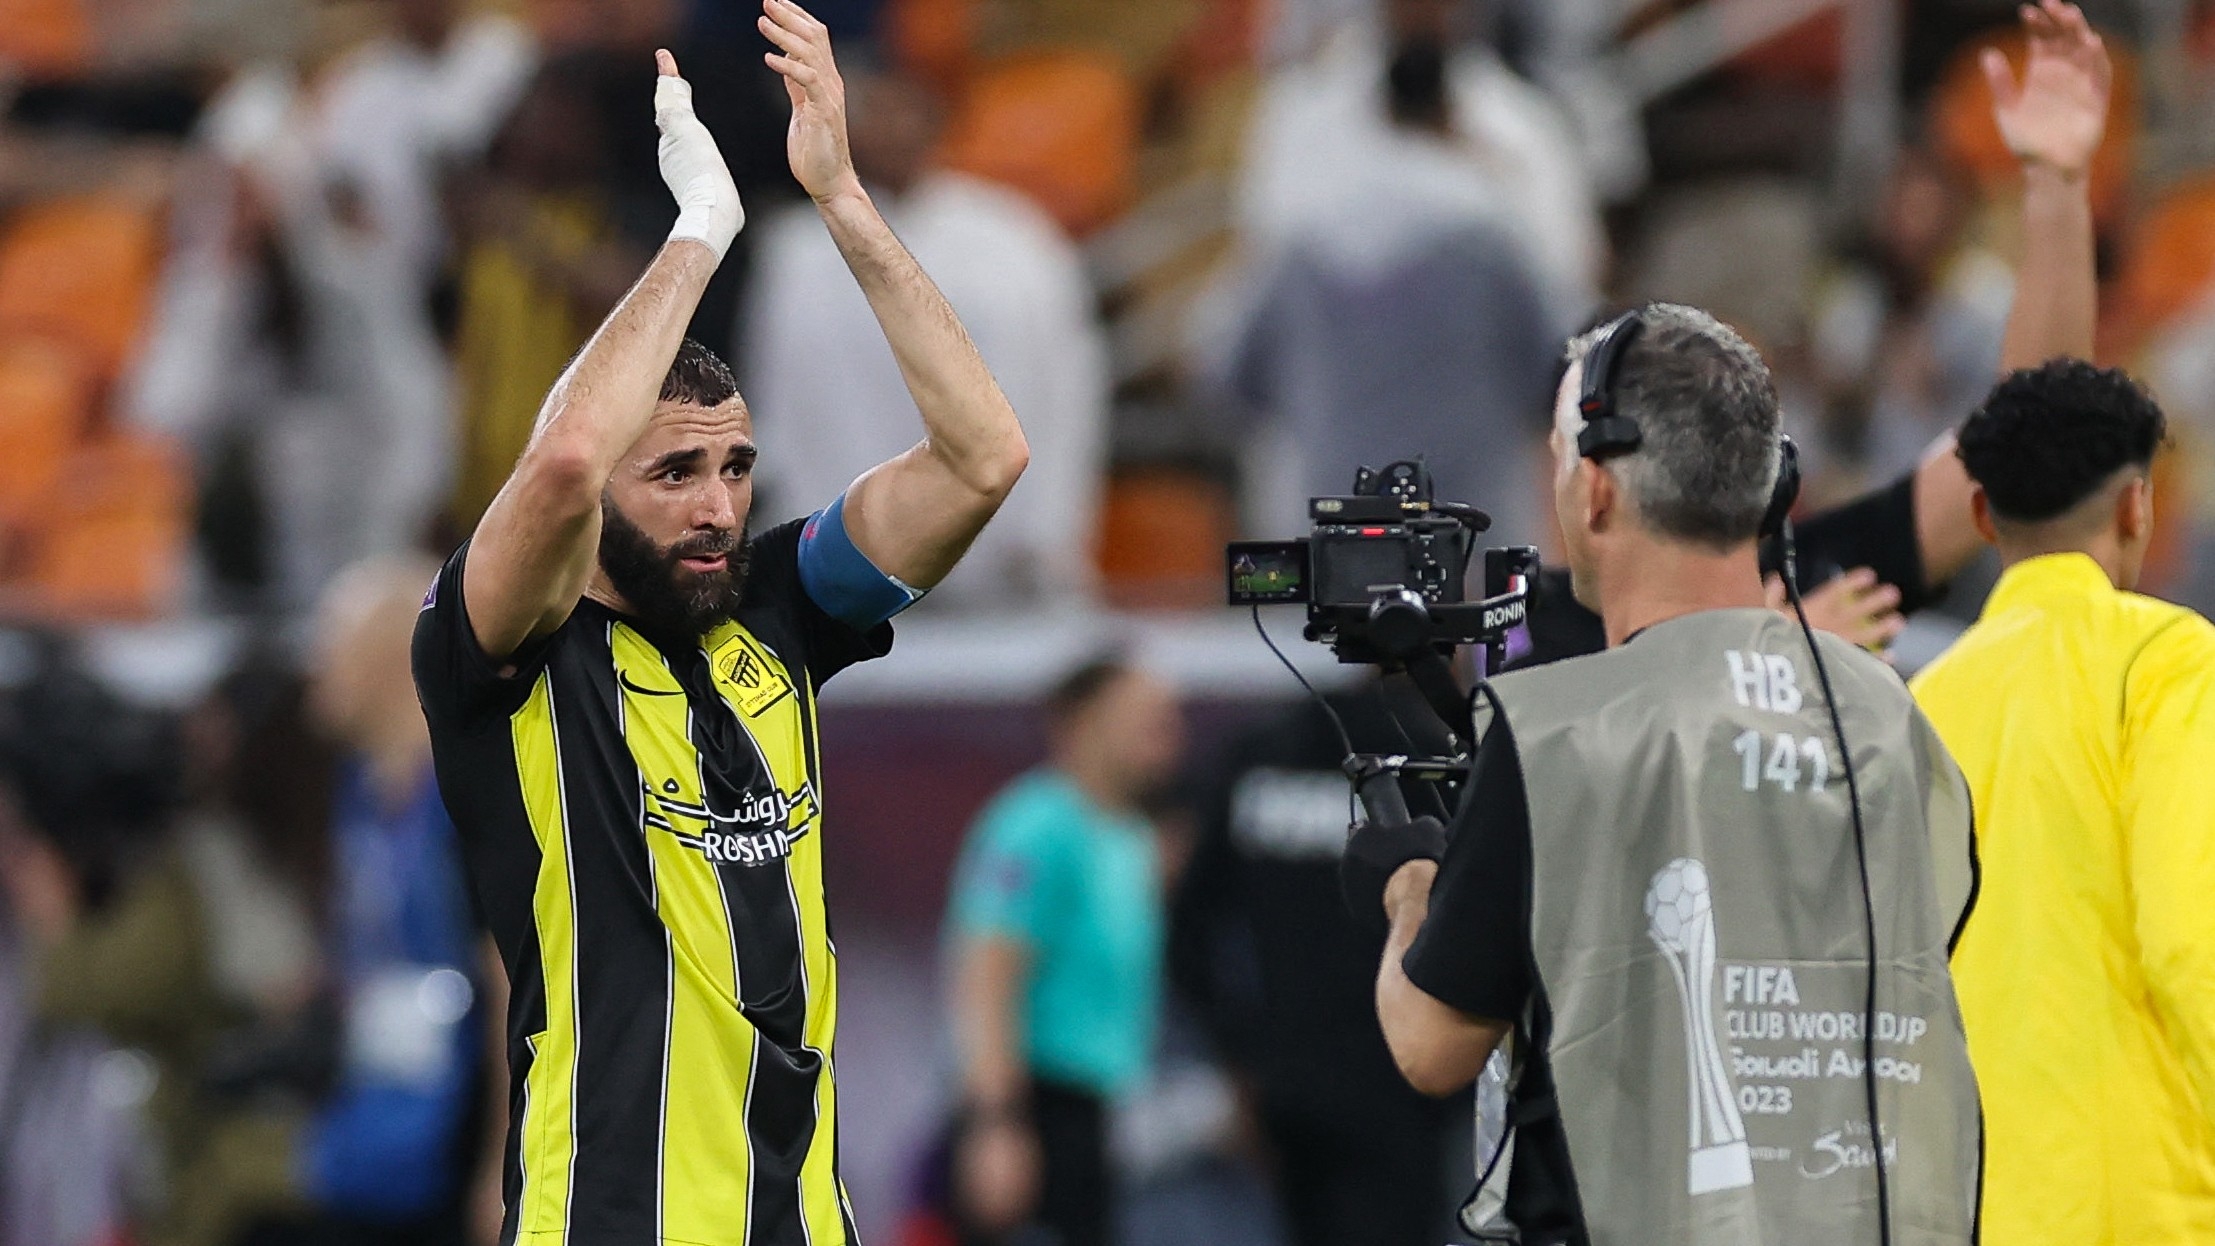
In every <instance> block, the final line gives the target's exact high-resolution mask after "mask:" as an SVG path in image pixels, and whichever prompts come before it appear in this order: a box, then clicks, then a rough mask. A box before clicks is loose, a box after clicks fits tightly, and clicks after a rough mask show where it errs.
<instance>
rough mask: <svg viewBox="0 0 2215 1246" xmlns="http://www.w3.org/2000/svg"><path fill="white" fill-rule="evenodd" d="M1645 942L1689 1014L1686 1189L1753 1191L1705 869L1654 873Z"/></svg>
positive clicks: (1687, 865)
mask: <svg viewBox="0 0 2215 1246" xmlns="http://www.w3.org/2000/svg"><path fill="white" fill-rule="evenodd" d="M1646 935H1647V937H1648V938H1650V939H1652V940H1653V941H1654V946H1655V947H1657V948H1660V949H1661V954H1662V957H1663V958H1664V959H1665V960H1667V961H1668V963H1669V974H1670V976H1671V977H1672V978H1674V979H1675V980H1676V984H1677V1000H1678V1002H1679V1003H1680V1004H1682V1005H1683V1011H1684V1058H1685V1071H1686V1075H1687V1076H1686V1081H1687V1082H1688V1084H1689V1091H1688V1094H1689V1096H1690V1112H1689V1115H1690V1131H1691V1137H1690V1139H1689V1141H1688V1147H1689V1149H1690V1154H1689V1156H1688V1158H1687V1160H1686V1168H1687V1171H1686V1178H1685V1180H1686V1183H1687V1186H1688V1188H1689V1189H1690V1191H1691V1192H1692V1193H1694V1194H1708V1193H1712V1192H1713V1191H1716V1190H1734V1189H1737V1188H1739V1187H1740V1186H1748V1185H1752V1184H1753V1183H1754V1165H1753V1152H1752V1150H1751V1149H1750V1148H1748V1147H1747V1145H1746V1123H1745V1120H1744V1119H1743V1118H1742V1117H1740V1116H1739V1114H1738V1103H1737V1100H1736V1099H1735V1098H1734V1097H1733V1095H1732V1093H1731V1087H1730V1076H1729V1073H1728V1072H1727V1071H1726V1069H1725V1067H1724V1065H1723V1052H1722V1046H1721V1044H1720V1043H1719V1042H1718V1041H1717V1039H1716V1030H1715V903H1714V899H1713V897H1712V896H1711V895H1710V894H1709V888H1708V879H1707V867H1706V866H1704V865H1702V864H1700V862H1699V861H1697V860H1695V859H1693V858H1691V857H1679V858H1677V859H1676V860H1674V861H1671V862H1670V863H1669V864H1667V865H1665V866H1662V867H1661V869H1659V870H1657V871H1655V873H1654V877H1653V882H1652V883H1650V884H1648V886H1647V888H1646Z"/></svg>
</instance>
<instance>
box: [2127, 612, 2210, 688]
mask: <svg viewBox="0 0 2215 1246" xmlns="http://www.w3.org/2000/svg"><path fill="white" fill-rule="evenodd" d="M2121 596H2122V599H2123V605H2122V606H2121V607H2120V608H2121V609H2122V610H2124V611H2125V612H2127V614H2128V615H2129V616H2130V622H2131V623H2132V624H2133V627H2132V631H2133V633H2134V634H2135V636H2136V638H2137V643H2136V644H2135V646H2134V647H2133V652H2132V654H2131V659H2130V665H2129V667H2128V668H2127V674H2126V677H2127V678H2128V679H2129V681H2130V683H2131V684H2132V686H2133V687H2137V686H2139V685H2141V684H2143V683H2147V682H2154V681H2158V682H2160V683H2163V684H2172V685H2192V686H2198V687H2207V686H2210V685H2215V623H2210V622H2208V620H2207V619H2206V618H2205V617H2203V616H2202V615H2200V614H2199V613H2198V612H2197V611H2194V610H2189V609H2186V608H2185V607H2183V606H2178V605H2173V604H2171V603H2169V602H2165V601H2159V600H2156V599H2154V598H2151V597H2141V596H2139V595H2138V594H2136V593H2125V594H2122V595H2121Z"/></svg>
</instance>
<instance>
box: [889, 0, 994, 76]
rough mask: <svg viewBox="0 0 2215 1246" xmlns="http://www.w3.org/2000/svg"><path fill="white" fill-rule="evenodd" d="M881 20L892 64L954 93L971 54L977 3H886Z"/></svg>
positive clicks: (913, 0)
mask: <svg viewBox="0 0 2215 1246" xmlns="http://www.w3.org/2000/svg"><path fill="white" fill-rule="evenodd" d="M881 20H882V22H883V27H884V39H885V46H886V47H888V48H890V49H891V51H892V59H893V60H894V62H896V63H897V64H898V65H899V66H900V67H901V68H903V69H905V70H907V71H908V72H909V73H911V74H914V75H915V76H916V77H918V78H921V79H922V80H923V81H925V82H928V83H930V84H931V85H932V86H935V87H937V88H938V89H939V90H941V91H944V92H947V93H948V94H949V95H951V94H955V93H957V92H958V91H959V89H960V87H961V83H962V79H963V78H964V77H966V76H967V74H968V71H969V60H970V57H971V55H972V54H973V53H974V52H975V51H976V37H977V31H976V24H977V0H892V2H891V3H890V4H887V5H886V6H885V9H884V16H883V18H882V19H881Z"/></svg>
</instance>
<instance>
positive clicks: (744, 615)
mask: <svg viewBox="0 0 2215 1246" xmlns="http://www.w3.org/2000/svg"><path fill="white" fill-rule="evenodd" d="M806 525H807V520H805V519H794V520H791V521H789V522H786V523H781V524H778V525H777V526H776V527H774V528H771V529H770V530H768V531H767V532H764V533H762V534H761V535H760V536H757V537H755V538H753V539H752V540H750V541H748V542H747V543H746V595H745V598H744V604H742V605H740V606H739V610H738V615H739V620H740V621H741V622H743V623H744V624H746V626H747V628H748V629H749V630H751V631H752V632H753V633H754V634H755V635H757V636H760V637H761V638H762V639H763V640H765V641H767V642H769V644H770V646H771V647H772V648H774V649H776V650H777V651H778V653H779V654H781V655H783V656H784V657H785V658H786V659H787V660H788V661H789V660H790V659H791V657H792V656H793V655H794V654H797V655H798V656H799V659H800V661H801V662H802V663H803V664H804V665H805V666H806V667H807V672H808V680H809V682H811V683H813V684H814V685H815V687H817V688H821V687H822V686H823V685H824V684H825V683H826V682H828V681H829V679H830V677H831V676H833V675H836V674H837V673H839V672H840V671H842V670H845V669H846V668H847V667H849V666H852V665H854V664H855V663H856V662H866V661H868V660H870V659H871V658H881V657H883V656H884V655H885V654H887V653H890V652H892V624H890V623H879V624H878V625H876V626H875V627H872V628H869V629H867V630H863V629H861V628H857V627H855V626H854V625H853V624H851V623H843V622H840V621H839V620H837V619H835V618H832V617H831V616H830V615H829V614H827V613H825V612H824V610H823V608H822V607H821V606H818V605H816V604H815V600H814V599H813V598H811V597H809V596H808V591H807V588H806V587H805V586H804V585H802V584H801V582H800V530H801V529H802V528H803V527H805V526H806Z"/></svg>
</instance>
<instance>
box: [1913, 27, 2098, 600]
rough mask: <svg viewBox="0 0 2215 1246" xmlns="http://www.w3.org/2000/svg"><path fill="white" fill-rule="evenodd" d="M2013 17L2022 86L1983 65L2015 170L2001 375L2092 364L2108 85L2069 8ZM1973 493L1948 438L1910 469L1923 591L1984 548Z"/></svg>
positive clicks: (2001, 68)
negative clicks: (2060, 359)
mask: <svg viewBox="0 0 2215 1246" xmlns="http://www.w3.org/2000/svg"><path fill="white" fill-rule="evenodd" d="M2022 17H2023V29H2024V32H2025V33H2026V34H2027V35H2028V36H2029V41H2030V43H2029V54H2028V61H2027V63H2026V64H2025V65H2024V67H2023V76H2022V79H2021V80H2020V81H2018V80H2017V79H2016V77H2015V72H2014V70H2013V69H2012V68H2010V67H2009V65H2008V63H2007V57H2006V56H2004V55H2002V54H2001V53H2000V52H1999V51H1998V50H1997V49H1987V50H1986V51H1985V53H1984V60H1983V66H1984V76H1985V80H1986V81H1987V82H1988V83H1990V84H1991V88H1992V99H1993V115H1994V117H1995V118H1996V119H1997V120H1998V121H1999V125H2000V135H2001V137H2002V138H2004V139H2005V140H2006V141H2007V147H2008V150H2009V151H2012V152H2013V153H2015V158H2016V160H2018V161H2020V162H2021V164H2022V166H2023V262H2022V268H2021V271H2020V272H2018V273H2017V275H2016V280H2015V302H2014V306H2013V307H2012V308H2011V309H2010V310H2009V312H2008V318H2007V332H2006V336H2005V338H2004V339H2003V341H2002V343H2001V347H2000V371H2001V372H2002V373H2003V374H2004V373H2007V372H2012V371H2014V370H2015V369H2017V368H2031V367H2036V366H2037V365H2039V364H2041V363H2044V362H2045V361H2046V360H2048V359H2052V358H2055V357H2056V356H2061V355H2069V356H2074V357H2076V358H2079V359H2089V358H2091V357H2092V332H2093V326H2094V324H2095V322H2096V319H2097V315H2098V311H2099V291H2098V287H2097V283H2096V279H2095V276H2094V272H2093V263H2092V200H2091V195H2090V192H2089V189H2088V186H2087V183H2088V181H2089V180H2090V176H2091V169H2092V156H2093V153H2095V152H2097V151H2098V150H2099V146H2100V137H2101V135H2102V134H2104V133H2105V132H2106V128H2107V98H2108V87H2109V84H2110V82H2111V81H2112V78H2113V72H2112V70H2111V69H2110V67H2109V65H2108V59H2107V48H2106V47H2105V46H2104V45H2103V44H2102V43H2101V42H2100V37H2099V36H2098V35H2097V34H2094V33H2093V31H2092V27H2091V26H2090V25H2089V24H2087V23H2086V22H2085V20H2084V14H2082V13H2080V12H2078V11H2077V7H2076V6H2075V5H2073V4H2064V3H2061V0H2042V2H2041V3H2040V4H2038V5H2035V6H2033V5H2027V4H2026V5H2024V6H2023V9H2022ZM1963 414H1967V413H1966V412H1964V413H1963ZM1971 492H1972V486H1971V484H1970V482H1969V474H1968V472H1966V471H1964V470H1963V469H1962V466H1961V460H1960V458H1959V457H1957V456H1956V455H1955V454H1954V439H1953V434H1951V433H1948V434H1946V435H1945V436H1944V437H1941V438H1939V439H1938V441H1936V442H1935V443H1933V444H1932V446H1931V447H1930V449H1929V450H1928V451H1926V452H1925V454H1924V456H1923V462H1922V465H1921V466H1920V467H1918V468H1917V469H1916V473H1915V535H1916V541H1917V543H1918V544H1919V545H1920V546H1921V547H1922V554H1923V569H1924V575H1925V577H1926V578H1927V579H1928V580H1929V581H1930V582H1931V583H1934V584H1936V583H1941V582H1943V581H1945V580H1948V579H1951V578H1953V576H1954V574H1955V573H1956V572H1958V571H1960V570H1961V568H1962V567H1964V566H1966V565H1967V564H1968V562H1969V560H1970V559H1972V558H1974V557H1976V554H1977V551H1978V550H1980V549H1982V548H1983V542H1982V541H1981V540H1980V539H1979V538H1978V537H1977V533H1976V528H1975V525H1973V524H1972V523H1970V521H1969V497H1970V494H1971Z"/></svg>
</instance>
